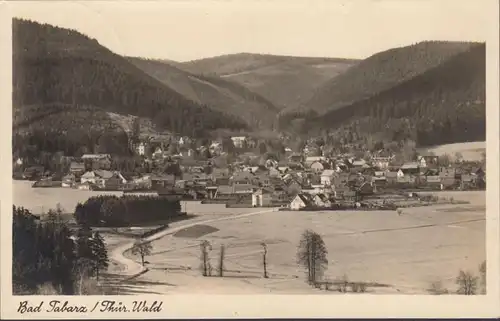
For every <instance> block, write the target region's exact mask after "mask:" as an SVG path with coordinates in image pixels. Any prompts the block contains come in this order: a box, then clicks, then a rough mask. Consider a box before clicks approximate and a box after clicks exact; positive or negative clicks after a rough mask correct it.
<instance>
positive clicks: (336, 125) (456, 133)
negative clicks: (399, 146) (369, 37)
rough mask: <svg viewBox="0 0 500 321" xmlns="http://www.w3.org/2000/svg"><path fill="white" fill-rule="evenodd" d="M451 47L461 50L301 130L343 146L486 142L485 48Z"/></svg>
mask: <svg viewBox="0 0 500 321" xmlns="http://www.w3.org/2000/svg"><path fill="white" fill-rule="evenodd" d="M454 46H456V47H460V48H465V49H460V52H458V53H456V54H455V55H453V56H450V55H448V59H446V60H444V61H442V62H441V63H440V64H438V65H436V66H435V67H433V68H427V70H426V71H425V72H423V73H420V74H418V75H416V76H414V77H412V78H410V79H408V80H407V81H404V82H400V83H399V84H398V85H397V86H394V87H392V88H389V89H388V90H385V91H381V92H379V93H377V94H375V95H372V96H370V97H368V98H366V99H361V100H358V101H356V102H354V103H351V104H349V105H346V106H344V107H342V108H337V109H335V108H333V109H331V110H330V111H328V112H326V113H324V114H321V115H318V114H314V113H311V114H310V115H309V116H308V117H306V118H305V122H304V123H303V124H302V125H303V126H302V128H301V129H302V130H303V131H304V132H307V133H309V134H311V133H312V132H315V134H321V135H326V136H330V137H331V136H336V137H337V138H339V137H340V138H343V139H344V140H346V141H356V140H360V139H361V140H363V139H364V140H365V141H366V139H367V138H369V139H373V138H374V139H376V140H390V141H402V140H405V139H412V140H414V141H415V142H417V144H418V145H419V146H430V145H439V144H446V143H456V142H467V141H484V140H485V138H486V132H485V122H486V108H485V106H486V105H485V101H486V98H485V96H486V91H485V78H486V45H485V44H481V43H476V44H461V45H460V44H456V45H454ZM432 47H433V46H432V45H431V48H432ZM447 52H451V51H447ZM380 77H383V75H381V76H380ZM336 106H339V105H336ZM327 132H328V133H327Z"/></svg>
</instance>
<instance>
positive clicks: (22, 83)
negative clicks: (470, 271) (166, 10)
mask: <svg viewBox="0 0 500 321" xmlns="http://www.w3.org/2000/svg"><path fill="white" fill-rule="evenodd" d="M13 68H14V73H13V74H14V77H13V106H14V112H15V113H17V114H19V115H22V119H19V121H20V123H22V124H23V126H28V125H29V123H30V119H31V116H32V115H33V113H36V116H35V117H34V119H36V122H38V123H39V124H40V123H41V124H43V123H44V119H45V118H44V117H43V114H44V111H43V110H44V109H45V108H46V106H49V105H51V106H59V107H60V106H64V107H63V108H65V112H68V108H72V109H74V110H75V112H76V110H77V109H80V108H86V109H89V108H92V109H95V110H100V111H106V112H115V113H118V114H125V115H127V114H130V115H135V116H140V117H144V118H149V119H151V120H153V121H154V123H155V125H157V126H158V127H159V128H162V129H167V130H169V131H171V132H175V133H179V134H183V135H190V136H195V137H203V136H205V135H206V134H207V133H208V132H209V131H211V130H213V129H217V128H230V129H244V128H246V127H247V126H246V124H245V123H243V122H242V121H240V120H238V119H236V118H235V117H233V116H231V115H227V114H224V113H221V112H218V111H215V110H212V109H209V108H207V107H206V106H202V105H200V104H197V103H196V102H193V101H191V100H189V99H186V98H185V97H183V96H182V95H181V94H179V93H178V92H176V91H175V90H173V89H170V88H168V87H167V86H165V85H164V84H163V83H161V82H160V81H158V80H157V79H155V78H153V77H151V76H149V75H147V74H146V73H144V72H143V71H142V70H140V69H139V68H137V67H136V66H134V65H133V64H131V63H130V62H128V61H127V60H126V59H125V58H123V57H121V56H119V55H117V54H114V53H112V52H111V51H109V50H108V49H107V48H105V47H103V46H101V45H100V44H99V43H98V42H97V41H96V40H94V39H91V38H89V37H87V36H85V35H82V34H81V33H79V32H76V31H73V30H69V29H63V28H58V27H54V26H51V25H47V24H44V25H42V24H39V23H36V22H31V21H25V20H19V19H14V20H13ZM26 106H31V107H30V108H29V109H26ZM33 106H34V107H33ZM37 106H38V107H37ZM59 107H58V108H59ZM16 109H19V110H21V111H22V110H25V111H26V112H19V111H16ZM40 115H42V117H41V116H40ZM51 115H52V116H53V115H54V112H52V114H51ZM34 121H35V120H34ZM94 121H97V120H95V119H94ZM60 125H61V126H62V128H59V129H61V130H64V129H68V128H64V127H67V126H71V125H70V123H64V124H60ZM80 125H81V126H83V127H91V126H92V124H90V123H87V124H85V123H82V124H80ZM45 127H46V128H47V129H53V128H51V127H52V126H51V123H47V124H46V126H45ZM83 127H82V129H85V128H83Z"/></svg>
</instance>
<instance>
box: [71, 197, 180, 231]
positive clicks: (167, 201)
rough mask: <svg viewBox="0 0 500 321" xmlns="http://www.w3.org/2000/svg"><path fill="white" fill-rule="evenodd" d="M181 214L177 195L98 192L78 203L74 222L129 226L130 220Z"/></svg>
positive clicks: (143, 220) (147, 219)
mask: <svg viewBox="0 0 500 321" xmlns="http://www.w3.org/2000/svg"><path fill="white" fill-rule="evenodd" d="M180 215H182V213H181V204H180V201H179V200H177V199H171V198H169V197H167V196H165V197H151V196H134V195H124V196H121V197H117V196H114V195H100V196H93V197H91V198H89V199H88V200H87V201H85V203H83V204H82V203H78V204H77V206H76V209H75V213H74V216H75V219H76V222H77V223H78V224H80V225H84V226H113V227H118V226H130V225H133V224H140V223H147V222H154V221H161V220H169V219H173V218H176V217H178V216H180Z"/></svg>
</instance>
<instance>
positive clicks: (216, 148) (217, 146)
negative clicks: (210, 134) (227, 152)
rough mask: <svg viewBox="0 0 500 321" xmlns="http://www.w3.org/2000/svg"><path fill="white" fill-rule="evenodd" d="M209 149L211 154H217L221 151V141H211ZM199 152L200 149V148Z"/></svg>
mask: <svg viewBox="0 0 500 321" xmlns="http://www.w3.org/2000/svg"><path fill="white" fill-rule="evenodd" d="M208 149H209V151H210V153H212V154H216V155H219V154H220V153H221V152H222V143H221V142H212V144H211V145H210V146H209V148H208ZM200 152H201V150H200Z"/></svg>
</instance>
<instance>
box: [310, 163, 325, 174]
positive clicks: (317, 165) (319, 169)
mask: <svg viewBox="0 0 500 321" xmlns="http://www.w3.org/2000/svg"><path fill="white" fill-rule="evenodd" d="M310 168H311V170H312V171H313V172H316V173H321V172H322V171H324V170H325V165H324V164H323V163H322V162H318V161H316V162H313V163H312V164H311V167H310Z"/></svg>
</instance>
